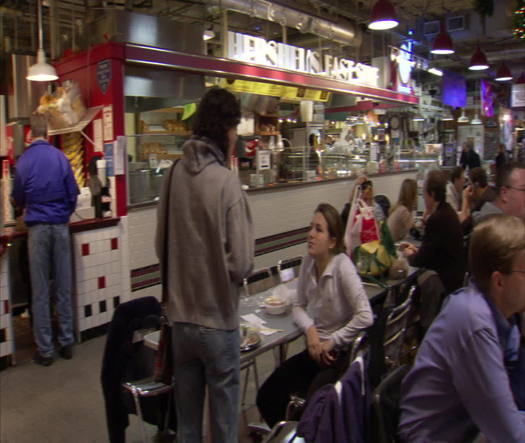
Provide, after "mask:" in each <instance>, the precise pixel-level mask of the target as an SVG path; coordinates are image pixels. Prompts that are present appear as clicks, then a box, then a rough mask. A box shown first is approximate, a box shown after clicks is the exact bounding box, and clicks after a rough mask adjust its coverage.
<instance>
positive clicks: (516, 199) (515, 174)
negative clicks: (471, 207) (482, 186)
mask: <svg viewBox="0 0 525 443" xmlns="http://www.w3.org/2000/svg"><path fill="white" fill-rule="evenodd" d="M496 192H497V194H498V196H497V198H496V199H495V200H494V201H493V202H487V203H485V204H484V205H483V206H482V207H481V209H480V210H479V211H477V212H473V213H472V220H473V222H474V226H475V225H476V224H478V223H479V222H480V221H481V220H483V219H484V218H485V217H487V216H489V215H491V214H509V215H515V216H516V217H520V218H521V219H524V220H525V163H517V162H510V163H505V164H503V165H502V166H501V167H500V168H499V169H498V172H497V175H496Z"/></svg>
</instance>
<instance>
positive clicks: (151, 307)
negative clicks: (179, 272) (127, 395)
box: [101, 297, 161, 443]
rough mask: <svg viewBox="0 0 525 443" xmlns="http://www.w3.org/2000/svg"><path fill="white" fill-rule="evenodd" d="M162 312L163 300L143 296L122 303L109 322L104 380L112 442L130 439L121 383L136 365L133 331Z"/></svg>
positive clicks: (103, 362)
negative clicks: (127, 437)
mask: <svg viewBox="0 0 525 443" xmlns="http://www.w3.org/2000/svg"><path fill="white" fill-rule="evenodd" d="M160 314H161V308H160V303H159V302H158V301H157V299H156V298H155V297H142V298H138V299H135V300H131V301H129V302H126V303H122V304H121V305H119V306H118V307H117V309H116V310H115V312H114V314H113V318H112V319H111V322H110V324H109V329H108V335H107V340H106V347H105V349H104V358H103V361H102V373H101V381H102V390H103V393H104V403H105V406H106V420H107V426H108V432H109V439H110V441H111V443H124V442H125V441H126V427H127V426H128V424H129V421H128V411H127V408H126V405H125V404H124V401H123V396H122V387H121V385H122V382H123V381H126V380H125V379H126V375H127V374H128V373H129V370H130V367H131V366H132V365H133V359H134V354H135V353H134V346H133V333H134V332H135V331H136V330H137V329H140V328H141V327H142V325H143V321H144V319H146V317H149V316H152V315H153V316H158V317H160ZM146 375H147V374H146Z"/></svg>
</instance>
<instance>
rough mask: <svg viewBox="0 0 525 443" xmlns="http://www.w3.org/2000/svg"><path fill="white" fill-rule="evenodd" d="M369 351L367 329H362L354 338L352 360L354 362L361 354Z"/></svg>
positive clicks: (351, 352)
mask: <svg viewBox="0 0 525 443" xmlns="http://www.w3.org/2000/svg"><path fill="white" fill-rule="evenodd" d="M367 352H368V341H367V335H366V331H360V332H359V333H358V334H357V335H356V336H355V338H354V341H353V342H352V346H351V348H350V362H353V361H354V360H355V359H356V358H357V357H358V356H359V355H363V356H364V355H365V354H366V353H367Z"/></svg>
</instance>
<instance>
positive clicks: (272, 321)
mask: <svg viewBox="0 0 525 443" xmlns="http://www.w3.org/2000/svg"><path fill="white" fill-rule="evenodd" d="M418 270H419V269H418V268H412V267H411V268H410V269H409V272H408V276H407V277H406V279H402V280H387V282H386V284H387V286H388V287H387V288H383V287H381V286H378V285H374V284H369V283H365V284H364V289H365V292H366V295H367V296H368V299H369V301H370V304H371V305H374V304H376V303H382V302H383V301H384V299H385V297H386V295H387V293H388V291H389V290H390V289H391V288H394V287H396V286H398V285H400V284H401V283H403V282H404V281H406V280H407V279H409V278H412V277H413V276H414V275H415V273H416V272H418ZM282 286H284V287H286V289H287V292H288V297H290V295H291V294H290V292H291V291H295V290H297V279H294V280H291V281H290V282H287V283H282V284H280V285H278V286H276V287H274V288H271V289H268V290H266V291H263V292H260V293H258V294H254V295H251V296H248V297H241V298H240V301H239V316H240V317H241V320H240V321H241V323H246V322H245V321H244V320H243V319H242V316H243V315H247V314H255V315H257V316H258V317H259V318H260V319H261V320H263V321H264V322H265V323H264V327H265V328H270V329H276V330H277V332H275V333H273V334H271V335H262V334H261V344H260V345H259V346H258V347H257V348H255V349H252V350H251V351H248V352H242V353H241V366H242V365H243V364H244V363H247V362H248V361H250V360H252V359H253V358H255V357H257V356H258V355H261V354H263V353H265V352H267V351H269V350H271V349H273V348H276V347H278V346H281V345H284V344H286V343H288V342H290V341H293V340H295V339H296V338H298V337H300V336H301V335H302V333H301V331H299V329H298V328H297V325H296V324H295V323H294V321H293V317H292V308H291V306H288V308H287V310H286V312H285V313H284V314H281V315H270V314H267V313H266V311H265V309H264V307H263V304H264V300H265V299H266V298H267V297H269V296H270V295H272V294H273V293H274V291H277V292H279V291H280V287H282ZM159 336H160V332H159V331H154V332H152V333H150V334H147V335H145V336H144V343H145V344H146V346H149V347H150V348H153V349H157V346H158V342H159Z"/></svg>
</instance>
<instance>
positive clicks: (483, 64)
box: [468, 44, 489, 71]
mask: <svg viewBox="0 0 525 443" xmlns="http://www.w3.org/2000/svg"><path fill="white" fill-rule="evenodd" d="M468 68H469V69H470V70H471V71H483V70H485V69H489V62H488V61H487V56H486V55H485V53H484V52H483V51H482V50H481V48H480V47H479V44H478V47H477V49H476V52H474V54H473V55H472V58H471V59H470V66H469V67H468Z"/></svg>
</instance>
